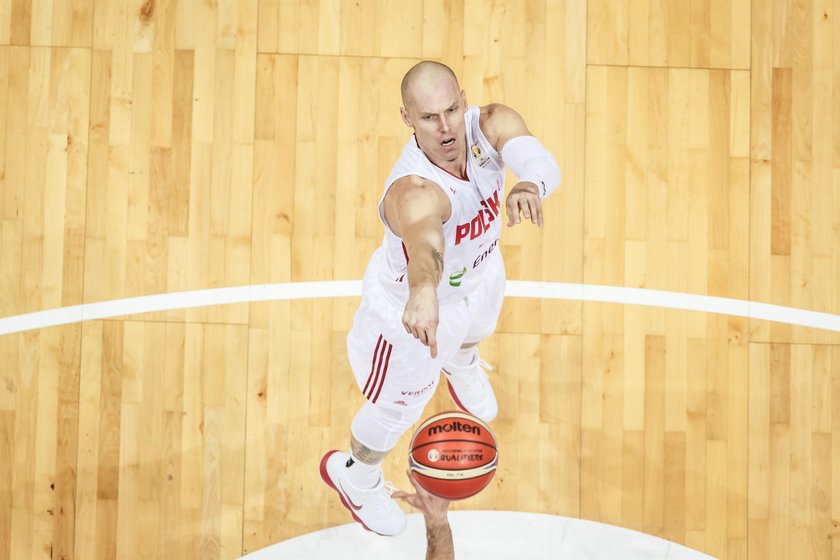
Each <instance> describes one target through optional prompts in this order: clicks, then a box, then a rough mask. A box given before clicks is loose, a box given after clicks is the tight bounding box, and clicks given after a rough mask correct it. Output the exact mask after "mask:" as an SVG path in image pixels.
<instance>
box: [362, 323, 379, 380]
mask: <svg viewBox="0 0 840 560" xmlns="http://www.w3.org/2000/svg"><path fill="white" fill-rule="evenodd" d="M380 344H382V335H381V334H380V335H379V340H377V341H376V350H374V351H373V358H372V359H371V360H370V373H369V374H368V378H367V382H366V383H365V388H364V389H362V393H365V394H367V390H368V387H369V386H370V381H371V379H373V369H374V368H375V367H376V355H377V354H379V345H380Z"/></svg>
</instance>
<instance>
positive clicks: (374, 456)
mask: <svg viewBox="0 0 840 560" xmlns="http://www.w3.org/2000/svg"><path fill="white" fill-rule="evenodd" d="M401 92H402V101H403V105H404V106H403V107H402V108H400V114H401V115H402V119H403V122H405V124H406V125H407V126H409V127H411V128H413V129H414V135H413V136H412V137H411V138H410V139H409V140H408V142H407V143H406V145H405V147H404V148H403V151H402V154H401V155H400V158H399V160H397V162H396V164H395V165H394V167H393V169H392V170H391V173H390V175H389V176H388V179H387V180H386V181H385V192H384V194H383V196H382V199H381V200H380V202H379V217H380V219H381V220H382V223H383V224H384V226H385V237H384V240H383V243H382V245H381V246H380V247H379V248H378V249H377V250H376V251H375V252H374V253H373V256H372V257H371V260H370V263H369V264H368V267H367V270H366V272H365V277H364V281H363V288H362V301H361V304H360V306H359V309H358V311H357V312H356V315H355V317H354V319H353V326H352V328H351V329H350V332H349V333H348V335H347V352H348V357H349V360H350V365H351V367H352V369H353V373H354V374H355V376H356V381H357V383H358V385H359V388H360V389H361V390H362V393H364V395H365V398H366V399H367V400H366V402H365V403H364V404H363V405H362V407H361V408H360V410H359V411H358V413H357V414H356V416H355V418H354V419H353V422H352V425H351V440H350V453H349V454H348V453H343V452H340V451H330V452H328V453H327V454H326V455H324V457H323V459H322V460H321V477H322V478H323V479H324V482H326V483H327V484H328V485H329V486H330V487H332V488H333V489H334V490H335V491H336V492H337V493H338V495H339V498H340V499H341V503H342V504H343V505H344V506H345V507H346V508H347V509H348V510H350V512H351V514H352V515H353V518H354V519H355V520H356V521H358V522H359V523H361V524H362V525H364V527H365V528H367V529H369V530H371V531H374V532H376V533H378V534H380V535H389V536H390V535H397V534H399V533H401V532H402V531H403V530H404V529H405V525H406V520H405V514H404V513H403V511H402V509H400V507H399V505H398V504H397V502H396V501H395V500H394V499H392V498H391V495H390V490H389V486H388V485H386V484H385V481H384V477H383V473H382V469H381V468H380V464H381V463H382V461H383V459H384V458H385V455H386V454H387V453H388V451H390V450H391V449H392V448H393V447H394V446H395V445H396V443H397V440H398V439H399V438H400V436H402V434H403V433H404V432H405V431H407V430H408V429H409V428H410V427H411V425H412V424H414V423H415V422H416V421H417V420H418V419H419V418H420V416H421V414H422V412H423V408H424V407H425V405H426V403H427V402H428V401H429V399H430V398H431V397H432V394H433V393H434V391H435V388H436V387H437V384H438V381H439V379H440V372H441V370H443V373H444V375H445V377H446V380H447V384H448V386H449V392H450V394H451V396H452V398H453V400H454V401H455V404H456V405H457V406H459V407H460V408H462V409H463V410H465V411H467V412H470V413H472V414H474V415H475V416H478V417H479V418H481V419H482V420H484V421H485V422H488V421H490V420H493V418H495V417H496V413H497V412H498V405H497V403H496V397H495V395H494V394H493V388H492V387H491V385H490V382H489V381H488V379H487V374H486V373H485V372H484V370H483V369H482V362H481V361H480V358H479V355H478V350H477V348H476V345H477V344H478V343H479V342H480V341H481V340H482V339H484V338H486V337H487V336H489V335H490V334H492V332H493V330H494V329H495V327H496V319H497V318H498V316H499V311H500V309H501V306H502V298H503V295H504V287H505V271H504V266H503V264H502V258H501V254H500V251H499V247H498V243H499V235H500V234H501V229H502V226H501V222H502V216H501V214H502V211H503V209H502V204H501V201H504V212H505V213H506V215H507V218H508V222H507V224H508V226H514V225H516V224H519V223H520V221H521V219H522V218H524V219H525V220H530V221H531V222H532V223H533V224H535V225H537V226H539V227H542V225H543V215H542V206H541V201H542V199H543V198H545V197H546V196H548V195H549V194H550V193H551V192H552V191H553V190H554V189H556V188H557V186H558V185H559V184H560V170H559V169H558V167H557V163H556V162H555V160H554V158H553V157H552V155H551V154H550V153H549V152H548V151H547V150H546V149H545V148H544V147H543V146H542V144H541V143H540V142H539V141H538V140H537V139H536V138H534V137H533V136H531V134H530V132H529V131H528V128H527V127H526V126H525V122H524V121H523V120H522V117H520V116H519V114H518V113H517V112H516V111H514V110H513V109H511V108H509V107H506V106H504V105H499V104H491V105H487V106H485V107H480V108H479V107H475V106H469V105H467V99H466V95H465V94H464V92H463V91H462V90H461V88H460V86H459V85H458V80H457V78H456V77H455V74H454V73H453V72H452V70H451V69H450V68H449V67H447V66H445V65H443V64H439V63H437V62H431V61H424V62H420V63H419V64H417V65H415V66H414V67H412V68H411V69H410V70H409V71H408V73H406V75H405V77H404V78H403V81H402V88H401ZM505 165H507V166H508V167H509V168H510V169H511V171H513V173H515V174H516V175H517V177H519V182H517V183H516V184H515V185H514V186H513V188H512V189H511V191H510V194H508V196H507V199H505V198H504V181H505V174H504V166H505Z"/></svg>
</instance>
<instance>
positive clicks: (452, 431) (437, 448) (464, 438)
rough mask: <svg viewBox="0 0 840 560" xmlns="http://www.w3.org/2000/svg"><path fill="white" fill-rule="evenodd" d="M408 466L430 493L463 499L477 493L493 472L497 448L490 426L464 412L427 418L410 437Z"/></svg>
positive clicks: (487, 482)
mask: <svg viewBox="0 0 840 560" xmlns="http://www.w3.org/2000/svg"><path fill="white" fill-rule="evenodd" d="M409 449H410V451H409V453H408V467H409V469H411V471H412V472H413V473H414V477H415V479H416V480H417V482H418V483H419V484H420V485H421V486H422V487H423V488H425V489H426V490H428V491H429V492H431V493H432V494H434V495H436V496H439V497H441V498H446V499H448V500H463V499H464V498H469V497H470V496H474V495H476V494H478V493H479V492H481V491H482V490H483V489H484V488H485V487H486V486H487V484H489V483H490V480H491V479H492V478H493V475H494V474H495V473H496V464H497V462H498V450H497V447H496V437H495V436H494V435H493V432H492V431H491V430H490V427H489V426H488V425H487V424H485V423H484V422H482V421H481V420H479V419H478V418H476V417H475V416H473V415H472V414H467V413H466V412H460V411H458V412H456V411H450V412H442V413H441V414H437V415H435V416H432V417H430V418H427V419H426V420H425V421H424V422H423V423H422V424H421V425H420V427H419V428H417V431H416V432H414V436H412V438H411V445H410V446H409Z"/></svg>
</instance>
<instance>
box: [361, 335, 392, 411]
mask: <svg viewBox="0 0 840 560" xmlns="http://www.w3.org/2000/svg"><path fill="white" fill-rule="evenodd" d="M382 341H383V342H385V344H383V345H382V348H381V349H380V350H379V353H378V354H377V355H376V376H375V377H374V378H373V385H371V386H370V391H367V392H365V398H367V400H370V399H371V397H372V396H373V392H374V391H375V390H376V386H377V385H379V374H380V372H381V371H382V357H383V356H384V355H385V348H387V347H388V341H387V340H385V339H384V338H383V339H382Z"/></svg>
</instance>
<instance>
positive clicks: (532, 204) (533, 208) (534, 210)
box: [528, 198, 540, 225]
mask: <svg viewBox="0 0 840 560" xmlns="http://www.w3.org/2000/svg"><path fill="white" fill-rule="evenodd" d="M539 206H540V200H539V199H534V198H531V200H529V201H528V207H529V208H530V213H531V223H532V224H534V225H540V217H539V210H538V209H539Z"/></svg>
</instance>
